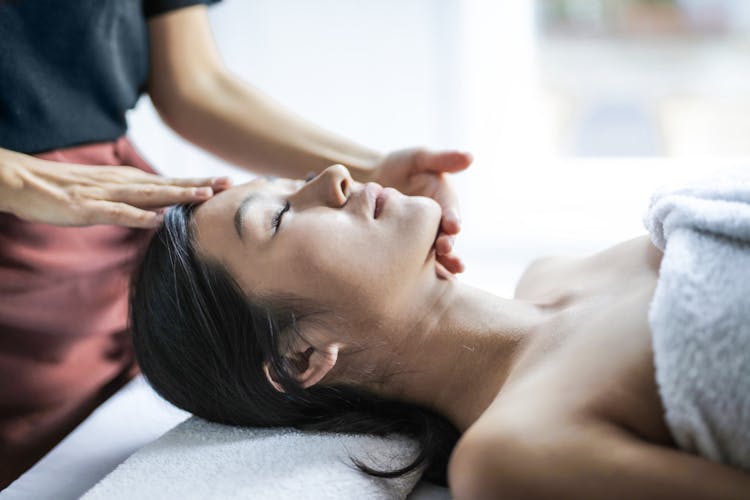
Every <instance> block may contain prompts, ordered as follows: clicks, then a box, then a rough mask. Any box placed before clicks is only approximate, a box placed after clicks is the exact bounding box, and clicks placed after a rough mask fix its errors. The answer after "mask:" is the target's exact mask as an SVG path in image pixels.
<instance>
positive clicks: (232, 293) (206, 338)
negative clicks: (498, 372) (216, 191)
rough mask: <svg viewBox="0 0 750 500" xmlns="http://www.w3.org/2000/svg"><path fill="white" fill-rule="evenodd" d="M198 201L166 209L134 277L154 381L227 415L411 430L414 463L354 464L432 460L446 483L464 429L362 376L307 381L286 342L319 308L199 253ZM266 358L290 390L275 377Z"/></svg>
mask: <svg viewBox="0 0 750 500" xmlns="http://www.w3.org/2000/svg"><path fill="white" fill-rule="evenodd" d="M195 206H196V205H195V204H190V205H176V206H173V207H171V208H169V209H168V210H167V211H166V213H165V217H164V224H163V225H162V226H161V227H160V228H159V229H158V230H157V231H156V233H155V234H154V237H153V238H152V240H151V242H150V244H149V246H148V248H147V249H146V252H145V254H144V257H143V260H142V262H141V264H140V266H139V268H138V269H137V270H136V273H135V276H134V277H133V280H132V285H131V290H130V322H131V328H132V332H133V341H134V346H135V354H136V358H137V360H138V363H139V365H140V368H141V371H142V373H143V374H144V375H145V377H146V379H147V380H148V382H149V383H150V384H151V386H152V387H153V388H154V390H155V391H156V392H157V393H159V394H160V395H161V396H162V397H163V398H164V399H166V400H167V401H169V402H171V403H172V404H174V405H175V406H178V407H180V408H182V409H184V410H187V411H189V412H190V413H192V414H194V415H197V416H199V417H201V418H204V419H206V420H210V421H213V422H218V423H222V424H228V425H239V426H255V427H294V428H297V429H300V430H312V431H329V432H341V433H363V434H375V435H379V436H388V435H392V434H401V435H405V436H408V437H410V438H412V439H414V440H415V441H416V442H417V444H418V445H419V453H418V455H417V456H416V458H414V460H413V461H412V462H411V463H410V464H409V465H407V466H405V467H402V468H400V469H397V470H389V471H384V470H376V469H373V468H371V467H369V466H367V465H365V464H363V463H362V462H361V461H359V460H357V459H356V458H353V457H352V460H353V462H354V464H356V466H357V467H358V468H359V469H360V470H362V471H363V472H366V473H368V474H371V475H373V476H378V477H386V478H390V477H398V476H401V475H403V474H407V473H409V472H411V471H414V470H415V469H418V468H420V467H422V466H424V467H425V470H424V477H425V478H427V479H429V480H430V481H433V482H435V483H438V484H442V485H446V468H447V464H448V459H449V457H450V453H451V451H452V450H453V447H454V446H455V444H456V441H457V439H458V437H459V432H458V430H457V429H456V428H455V427H454V426H453V425H452V424H451V423H450V422H448V420H447V419H445V418H444V417H442V416H441V415H439V414H438V413H436V412H434V411H432V410H431V409H429V408H426V407H422V406H418V405H413V404H408V403H405V402H402V401H397V400H390V399H385V398H382V397H379V396H377V395H375V394H373V393H371V392H369V391H366V390H364V389H362V388H359V387H356V386H354V385H343V384H339V385H326V384H322V385H321V384H316V385H314V386H312V387H308V388H302V387H301V386H300V385H299V384H298V383H297V381H296V379H295V378H294V377H293V376H292V375H291V373H292V372H291V370H290V369H289V365H288V364H287V363H288V361H287V358H286V357H284V356H283V354H282V353H283V352H284V351H283V347H284V346H285V345H287V344H286V342H288V341H289V339H290V338H291V336H293V335H301V332H300V324H302V323H304V322H305V321H315V318H316V316H317V313H318V311H316V309H315V307H314V306H312V305H311V304H309V303H308V302H306V301H302V300H296V299H295V298H293V297H273V298H269V297H265V298H264V297H257V298H256V297H253V298H248V297H247V296H246V295H245V294H244V293H243V291H242V289H241V288H240V286H239V285H238V283H237V282H236V281H235V280H234V279H233V278H232V276H231V275H230V274H229V272H228V271H227V270H226V269H225V268H224V267H223V266H222V265H221V264H219V263H217V262H213V261H210V260H208V259H206V258H202V257H200V256H199V255H198V253H197V252H196V250H195V247H194V238H193V236H194V235H193V226H194V225H193V224H192V220H193V218H192V214H193V210H194V208H195ZM264 362H265V363H268V365H269V370H270V371H271V373H272V374H273V377H274V379H275V380H276V381H278V383H279V384H280V385H281V386H282V387H283V388H284V390H285V392H283V393H282V392H279V391H277V390H276V389H274V388H273V386H272V385H271V384H270V382H269V381H268V379H267V378H266V375H265V373H264V371H263V364H264Z"/></svg>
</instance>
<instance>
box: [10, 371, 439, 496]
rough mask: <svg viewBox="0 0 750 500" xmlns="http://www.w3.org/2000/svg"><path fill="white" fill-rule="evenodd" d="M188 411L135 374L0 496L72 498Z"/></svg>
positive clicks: (421, 489)
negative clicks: (169, 400)
mask: <svg viewBox="0 0 750 500" xmlns="http://www.w3.org/2000/svg"><path fill="white" fill-rule="evenodd" d="M188 416H189V415H188V414H187V413H186V412H184V411H182V410H179V409H177V408H175V407H174V406H172V405H170V404H169V403H167V402H166V401H164V400H163V399H161V398H160V397H159V396H158V395H156V393H154V392H153V390H152V389H151V388H150V387H149V386H148V384H147V383H146V381H145V380H144V379H143V377H140V376H139V377H136V378H135V379H134V380H132V381H131V382H130V383H129V384H127V385H126V386H125V387H123V388H122V389H121V390H120V391H118V392H117V393H116V394H115V395H114V396H112V397H111V398H110V399H108V400H107V401H105V402H104V403H103V404H102V405H101V406H100V407H99V408H97V409H96V410H95V411H94V412H93V413H92V414H91V415H90V416H89V417H88V418H87V419H86V420H85V421H83V422H82V423H81V424H80V425H79V426H78V427H77V428H76V429H75V430H74V431H73V432H72V433H71V434H70V435H68V436H67V437H66V438H65V439H64V440H63V441H61V442H60V443H59V444H58V445H57V446H56V447H55V448H53V449H52V450H51V451H50V452H49V453H48V454H47V455H45V456H44V458H42V459H41V460H40V461H39V462H37V464H35V465H34V466H33V467H32V468H31V469H29V470H28V471H27V472H26V473H25V474H24V475H22V476H21V477H20V478H18V479H17V480H16V481H14V482H13V483H12V484H11V485H10V486H8V488H6V489H5V490H3V491H2V492H0V500H31V499H33V500H44V499H53V498H54V499H55V500H67V499H77V498H79V497H80V496H81V495H83V494H84V493H85V492H86V491H88V490H89V489H90V488H92V487H93V486H94V485H95V484H96V483H97V482H99V481H100V480H101V479H102V478H103V477H104V476H106V475H107V474H109V473H110V472H111V471H113V470H114V469H115V468H116V467H117V466H118V465H119V464H120V463H122V462H124V461H125V459H127V458H128V457H129V456H130V455H132V454H133V453H134V452H135V451H137V450H138V449H140V448H142V447H143V446H145V445H147V444H148V443H150V442H152V441H154V440H155V439H157V438H158V437H159V436H161V435H162V434H164V433H165V432H166V431H168V430H169V429H171V428H172V427H174V426H175V425H177V424H179V423H180V422H182V421H183V420H185V419H186V418H187V417H188ZM408 498H409V500H445V499H449V498H450V493H449V491H448V489H447V488H441V487H439V486H435V485H433V484H430V483H426V482H421V483H420V484H419V486H418V488H417V489H416V490H415V491H414V492H413V493H412V494H411V495H409V497H408ZM269 500H272V499H269Z"/></svg>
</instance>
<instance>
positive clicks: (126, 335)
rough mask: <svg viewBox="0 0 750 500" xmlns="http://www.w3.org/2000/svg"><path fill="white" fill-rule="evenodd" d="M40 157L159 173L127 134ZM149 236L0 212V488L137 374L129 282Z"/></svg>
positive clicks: (146, 232)
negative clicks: (130, 326)
mask: <svg viewBox="0 0 750 500" xmlns="http://www.w3.org/2000/svg"><path fill="white" fill-rule="evenodd" d="M37 156H38V157H39V158H44V159H47V160H52V161H59V162H68V163H77V164H87V165H92V167H91V168H97V167H96V166H97V165H129V166H133V167H137V168H139V169H141V170H145V171H146V172H150V173H156V171H154V170H153V169H152V168H151V167H150V166H149V165H148V164H147V163H146V162H145V161H144V160H143V159H142V158H141V157H140V156H139V155H138V153H137V152H136V151H135V149H134V148H133V146H132V145H131V144H130V142H128V140H127V139H126V138H125V137H121V138H120V139H118V140H116V141H114V142H107V143H97V144H88V145H84V146H77V147H72V148H66V149H60V150H56V151H51V152H47V153H42V154H39V155H37ZM153 232H154V231H153V230H151V229H148V230H147V229H134V228H126V227H120V226H110V225H95V226H86V227H60V226H53V225H49V224H41V223H35V222H27V221H24V220H21V219H19V218H17V217H15V216H14V215H11V214H9V213H5V212H0V489H2V488H4V487H6V486H7V485H8V484H10V482H12V481H13V480H14V479H16V478H17V477H18V476H20V475H21V474H22V473H23V472H25V471H26V470H27V469H29V468H30V467H31V466H32V465H33V464H34V463H35V462H37V461H38V460H39V459H40V458H42V456H44V454H45V453H47V452H48V451H49V450H50V449H52V448H53V447H54V446H55V445H56V444H57V443H58V442H59V441H60V440H62V438H64V437H65V436H66V435H67V434H68V433H70V432H71V431H72V430H73V429H74V428H75V427H76V426H77V425H78V424H79V423H80V422H82V421H83V420H84V419H85V418H86V417H87V416H88V415H89V414H90V413H91V412H92V411H93V410H94V409H95V408H96V407H97V406H98V405H99V404H101V403H102V402H103V401H104V400H106V399H107V398H108V397H109V396H111V395H112V394H113V393H114V392H116V391H117V390H118V389H119V388H120V387H122V386H123V385H124V384H125V383H126V382H127V381H129V380H130V379H131V378H133V376H135V375H136V374H137V373H138V372H139V370H138V366H137V365H136V362H135V358H134V354H133V349H132V347H131V337H130V332H129V330H128V324H127V323H128V319H127V312H128V285H129V280H130V274H131V273H132V271H133V269H134V268H135V266H136V265H137V263H138V260H139V257H140V255H141V254H142V252H143V251H144V250H145V245H146V244H147V243H148V241H149V240H150V238H151V236H152V235H153Z"/></svg>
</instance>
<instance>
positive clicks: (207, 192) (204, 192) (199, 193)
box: [195, 187, 214, 196]
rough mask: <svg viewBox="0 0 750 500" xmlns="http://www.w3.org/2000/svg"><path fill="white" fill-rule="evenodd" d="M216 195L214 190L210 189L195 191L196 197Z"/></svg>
mask: <svg viewBox="0 0 750 500" xmlns="http://www.w3.org/2000/svg"><path fill="white" fill-rule="evenodd" d="M212 194H214V190H213V189H211V188H210V187H202V188H198V189H196V190H195V195H196V196H211V195H212Z"/></svg>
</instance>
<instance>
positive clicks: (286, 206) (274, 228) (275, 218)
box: [271, 172, 317, 234]
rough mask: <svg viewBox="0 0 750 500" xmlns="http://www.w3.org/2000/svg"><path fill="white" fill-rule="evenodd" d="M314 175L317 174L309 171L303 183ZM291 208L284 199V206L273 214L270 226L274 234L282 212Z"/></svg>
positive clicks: (277, 228) (282, 215)
mask: <svg viewBox="0 0 750 500" xmlns="http://www.w3.org/2000/svg"><path fill="white" fill-rule="evenodd" d="M315 177H317V174H316V173H315V172H311V173H310V174H308V175H307V178H305V184H307V183H308V182H310V181H311V180H313V179H314V178H315ZM290 208H291V204H290V203H289V200H287V201H286V203H285V204H284V208H282V209H281V210H279V211H278V212H277V213H276V215H274V216H273V220H272V221H271V226H272V227H273V234H276V233H278V232H279V227H280V226H281V219H282V218H283V217H284V213H286V212H288V211H289V209H290Z"/></svg>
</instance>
